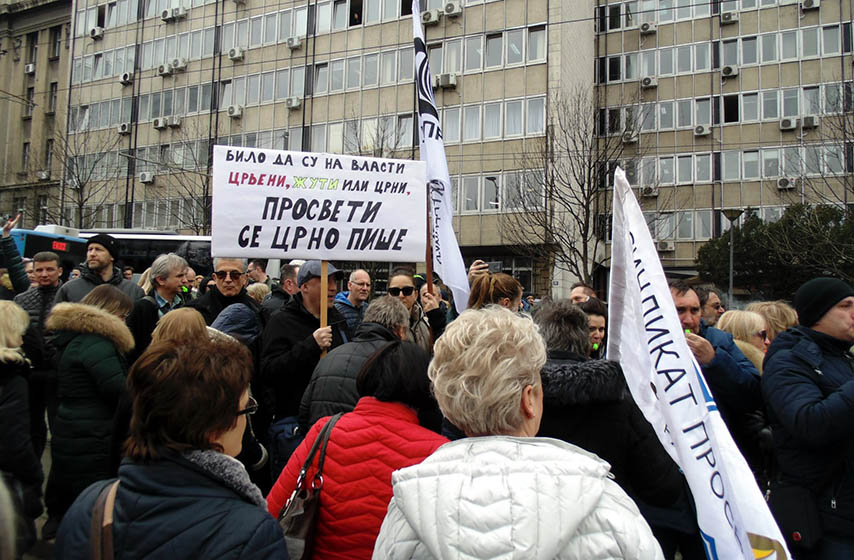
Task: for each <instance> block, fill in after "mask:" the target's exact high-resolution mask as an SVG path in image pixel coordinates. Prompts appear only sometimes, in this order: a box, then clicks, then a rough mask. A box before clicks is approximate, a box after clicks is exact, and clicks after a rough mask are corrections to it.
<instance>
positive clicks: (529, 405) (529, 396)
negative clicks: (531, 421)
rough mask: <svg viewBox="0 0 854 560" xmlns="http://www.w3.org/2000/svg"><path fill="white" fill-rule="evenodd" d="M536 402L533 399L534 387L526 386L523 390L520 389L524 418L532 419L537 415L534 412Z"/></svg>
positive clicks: (535, 411)
mask: <svg viewBox="0 0 854 560" xmlns="http://www.w3.org/2000/svg"><path fill="white" fill-rule="evenodd" d="M536 401H537V399H536V398H534V386H533V385H527V386H525V388H524V389H522V403H521V406H522V414H524V415H525V418H534V417H535V416H536V415H537V410H536V406H537V405H536Z"/></svg>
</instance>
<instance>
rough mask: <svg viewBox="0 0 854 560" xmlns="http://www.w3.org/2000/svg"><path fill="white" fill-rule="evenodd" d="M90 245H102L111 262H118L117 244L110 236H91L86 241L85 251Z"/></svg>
mask: <svg viewBox="0 0 854 560" xmlns="http://www.w3.org/2000/svg"><path fill="white" fill-rule="evenodd" d="M92 243H97V244H98V245H103V247H104V249H106V250H107V252H108V253H110V256H111V257H113V260H116V261H117V260H119V242H118V240H117V239H116V238H115V237H113V236H112V235H107V234H106V233H99V234H97V235H93V236H92V237H90V238H89V239H88V240H87V241H86V249H89V245H91V244H92Z"/></svg>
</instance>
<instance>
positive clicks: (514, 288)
mask: <svg viewBox="0 0 854 560" xmlns="http://www.w3.org/2000/svg"><path fill="white" fill-rule="evenodd" d="M492 304H496V305H500V306H501V307H506V308H507V309H509V310H510V311H519V310H520V309H522V284H520V283H519V281H518V280H516V279H515V278H513V277H512V276H510V275H509V274H504V273H503V272H496V273H495V274H492V273H491V272H487V273H485V274H478V275H477V276H475V277H474V279H473V280H472V282H471V291H470V292H469V301H468V308H469V309H481V308H483V307H486V306H487V305H492Z"/></svg>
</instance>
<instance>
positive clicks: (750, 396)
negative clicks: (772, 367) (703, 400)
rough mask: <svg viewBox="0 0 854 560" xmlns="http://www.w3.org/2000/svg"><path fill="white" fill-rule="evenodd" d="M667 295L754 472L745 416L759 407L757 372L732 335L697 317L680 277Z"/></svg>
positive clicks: (752, 438) (693, 298)
mask: <svg viewBox="0 0 854 560" xmlns="http://www.w3.org/2000/svg"><path fill="white" fill-rule="evenodd" d="M670 295H671V296H672V297H673V303H674V305H675V306H676V313H677V314H678V315H679V322H680V323H681V325H682V328H683V329H684V330H685V341H686V342H687V343H688V348H689V349H690V350H691V352H692V353H693V354H694V357H695V358H696V360H697V363H699V364H700V367H701V368H702V370H703V377H704V378H705V380H706V382H707V383H708V384H709V387H710V388H711V390H712V395H713V396H714V397H715V403H716V404H717V406H718V410H719V411H720V413H721V418H723V420H724V422H725V423H726V425H727V427H728V428H729V431H730V433H731V434H732V436H733V439H734V440H735V443H736V444H737V445H738V448H739V450H740V451H741V453H742V455H744V458H745V459H747V462H748V464H750V466H751V468H752V469H753V471H754V473H757V472H759V471H760V470H761V469H762V465H763V459H762V454H761V452H760V450H759V443H758V441H759V440H758V434H757V433H755V430H753V429H752V428H751V426H753V423H752V422H748V420H747V419H748V417H749V416H752V415H753V414H754V413H756V411H758V410H761V409H762V408H763V404H762V397H761V394H760V389H759V372H758V371H757V370H756V368H755V367H754V366H753V364H752V363H750V360H748V359H747V358H746V357H745V356H744V354H743V353H742V352H741V350H739V349H738V347H737V346H736V345H735V343H734V342H733V340H732V336H731V335H730V334H729V333H725V332H723V331H722V330H720V329H716V328H714V327H708V326H706V324H705V321H703V320H702V319H701V318H700V314H701V307H700V300H699V298H698V297H697V294H696V292H694V289H693V288H692V287H691V286H690V285H688V284H686V283H685V282H683V281H681V280H675V281H673V282H670Z"/></svg>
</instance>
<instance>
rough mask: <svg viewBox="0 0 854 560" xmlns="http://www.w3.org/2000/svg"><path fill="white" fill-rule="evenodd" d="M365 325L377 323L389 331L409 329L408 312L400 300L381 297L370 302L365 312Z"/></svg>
mask: <svg viewBox="0 0 854 560" xmlns="http://www.w3.org/2000/svg"><path fill="white" fill-rule="evenodd" d="M363 322H365V323H378V324H380V325H382V326H384V327H385V328H387V329H389V330H392V331H393V330H395V329H397V328H400V327H405V328H406V327H409V311H408V310H407V309H406V306H405V305H403V302H402V301H400V298H396V297H391V296H383V297H381V298H377V299H375V300H374V301H372V302H371V304H370V305H369V306H368V309H367V310H366V311H365V318H364V319H363Z"/></svg>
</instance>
